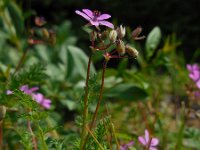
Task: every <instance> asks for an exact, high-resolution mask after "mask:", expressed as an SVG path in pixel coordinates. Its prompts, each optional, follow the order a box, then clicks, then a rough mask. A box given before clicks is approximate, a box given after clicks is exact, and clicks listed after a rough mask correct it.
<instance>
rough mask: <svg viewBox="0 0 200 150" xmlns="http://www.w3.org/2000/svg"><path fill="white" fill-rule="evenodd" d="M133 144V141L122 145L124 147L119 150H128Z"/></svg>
mask: <svg viewBox="0 0 200 150" xmlns="http://www.w3.org/2000/svg"><path fill="white" fill-rule="evenodd" d="M133 144H134V141H131V142H129V143H127V144H124V145H122V146H120V150H128V148H129V147H131V146H132V145H133Z"/></svg>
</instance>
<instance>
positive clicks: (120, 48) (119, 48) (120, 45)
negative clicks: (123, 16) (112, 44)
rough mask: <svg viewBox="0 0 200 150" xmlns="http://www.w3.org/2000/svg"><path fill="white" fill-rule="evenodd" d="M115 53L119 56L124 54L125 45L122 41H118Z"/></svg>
mask: <svg viewBox="0 0 200 150" xmlns="http://www.w3.org/2000/svg"><path fill="white" fill-rule="evenodd" d="M117 52H118V54H119V55H124V54H125V45H124V42H123V41H122V40H119V41H118V42H117Z"/></svg>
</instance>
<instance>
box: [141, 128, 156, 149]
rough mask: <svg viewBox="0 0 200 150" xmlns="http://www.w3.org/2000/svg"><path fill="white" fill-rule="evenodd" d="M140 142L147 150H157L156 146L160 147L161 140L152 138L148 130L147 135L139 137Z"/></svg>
mask: <svg viewBox="0 0 200 150" xmlns="http://www.w3.org/2000/svg"><path fill="white" fill-rule="evenodd" d="M138 140H139V142H140V143H141V144H142V145H143V146H145V147H146V148H148V147H149V150H157V148H156V146H157V145H158V143H159V140H158V139H157V138H150V137H149V131H148V130H145V135H144V136H139V137H138Z"/></svg>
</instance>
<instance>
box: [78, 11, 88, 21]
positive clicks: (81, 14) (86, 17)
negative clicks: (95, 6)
mask: <svg viewBox="0 0 200 150" xmlns="http://www.w3.org/2000/svg"><path fill="white" fill-rule="evenodd" d="M75 13H76V14H78V15H80V16H82V17H83V18H85V19H86V20H88V21H90V20H91V18H90V17H88V16H87V15H86V14H84V13H83V12H81V11H79V10H76V11H75Z"/></svg>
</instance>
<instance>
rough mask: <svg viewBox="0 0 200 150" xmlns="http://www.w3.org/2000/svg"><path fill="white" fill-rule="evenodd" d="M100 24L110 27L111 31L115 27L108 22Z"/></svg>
mask: <svg viewBox="0 0 200 150" xmlns="http://www.w3.org/2000/svg"><path fill="white" fill-rule="evenodd" d="M99 24H100V25H104V26H107V27H109V28H111V29H114V25H113V24H112V23H110V22H108V21H99Z"/></svg>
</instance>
